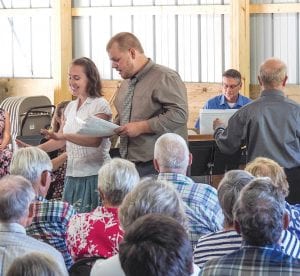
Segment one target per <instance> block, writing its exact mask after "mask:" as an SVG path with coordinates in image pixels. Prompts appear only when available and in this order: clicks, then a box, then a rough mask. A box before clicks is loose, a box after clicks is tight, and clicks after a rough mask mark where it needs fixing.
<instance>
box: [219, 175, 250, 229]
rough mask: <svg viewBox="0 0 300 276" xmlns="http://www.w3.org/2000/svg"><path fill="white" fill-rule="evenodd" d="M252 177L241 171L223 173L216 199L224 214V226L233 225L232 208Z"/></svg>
mask: <svg viewBox="0 0 300 276" xmlns="http://www.w3.org/2000/svg"><path fill="white" fill-rule="evenodd" d="M252 179H254V176H253V175H251V174H250V173H248V172H246V171H243V170H231V171H228V172H226V173H225V175H224V177H223V178H222V180H221V181H220V184H219V186H218V199H219V202H220V205H221V208H222V211H223V214H224V223H225V226H232V225H233V213H232V212H233V206H234V204H235V202H236V201H237V199H238V197H239V195H240V192H241V190H242V189H243V188H244V187H245V186H246V185H247V184H248V183H249V182H250V181H251V180H252Z"/></svg>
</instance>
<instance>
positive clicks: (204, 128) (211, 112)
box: [199, 109, 237, 134]
mask: <svg viewBox="0 0 300 276" xmlns="http://www.w3.org/2000/svg"><path fill="white" fill-rule="evenodd" d="M236 111H237V109H201V110H200V114H199V117H200V134H213V133H214V130H213V121H214V120H215V119H216V118H219V119H221V120H222V121H223V123H224V124H225V126H227V124H228V120H229V119H230V117H231V116H232V115H233V114H234V113H235V112H236Z"/></svg>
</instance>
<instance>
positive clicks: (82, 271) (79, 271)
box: [69, 256, 103, 276]
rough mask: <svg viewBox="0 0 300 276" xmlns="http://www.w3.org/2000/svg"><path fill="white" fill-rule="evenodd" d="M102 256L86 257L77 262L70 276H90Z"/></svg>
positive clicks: (70, 270) (71, 268)
mask: <svg viewBox="0 0 300 276" xmlns="http://www.w3.org/2000/svg"><path fill="white" fill-rule="evenodd" d="M98 259H103V258H102V257H100V256H93V257H86V258H82V259H79V260H77V261H76V262H75V263H74V264H73V265H72V266H71V267H70V269H69V276H89V275H90V273H91V269H92V267H93V265H94V263H95V262H96V261H97V260H98Z"/></svg>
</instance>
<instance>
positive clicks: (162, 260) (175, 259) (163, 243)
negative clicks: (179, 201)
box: [119, 214, 193, 276]
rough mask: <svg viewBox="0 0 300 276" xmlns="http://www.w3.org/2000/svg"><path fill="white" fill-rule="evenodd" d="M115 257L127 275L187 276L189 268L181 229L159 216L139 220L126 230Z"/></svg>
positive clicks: (187, 247) (190, 261) (186, 243)
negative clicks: (117, 256)
mask: <svg viewBox="0 0 300 276" xmlns="http://www.w3.org/2000/svg"><path fill="white" fill-rule="evenodd" d="M119 258H120V262H121V266H122V268H123V270H124V272H125V274H126V275H128V276H136V275H148V276H185V275H191V272H192V267H193V253H192V247H191V244H190V241H189V239H188V235H187V233H186V231H185V229H184V228H183V227H182V225H180V224H179V223H178V222H177V221H176V220H175V219H173V218H171V217H168V216H165V215H161V214H148V215H145V216H143V217H140V218H138V219H137V220H136V221H135V222H134V223H133V224H132V225H131V226H130V227H129V228H128V229H127V231H126V233H125V236H124V240H123V242H122V243H121V244H120V245H119Z"/></svg>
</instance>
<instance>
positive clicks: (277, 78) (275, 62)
mask: <svg viewBox="0 0 300 276" xmlns="http://www.w3.org/2000/svg"><path fill="white" fill-rule="evenodd" d="M286 76H287V66H286V64H285V63H284V62H283V61H281V60H280V59H277V58H269V59H267V60H265V61H264V62H263V63H262V64H261V66H260V70H259V78H260V81H261V82H262V84H263V85H264V86H265V87H268V88H272V87H277V86H278V85H280V84H282V82H283V80H284V79H285V77H286Z"/></svg>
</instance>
